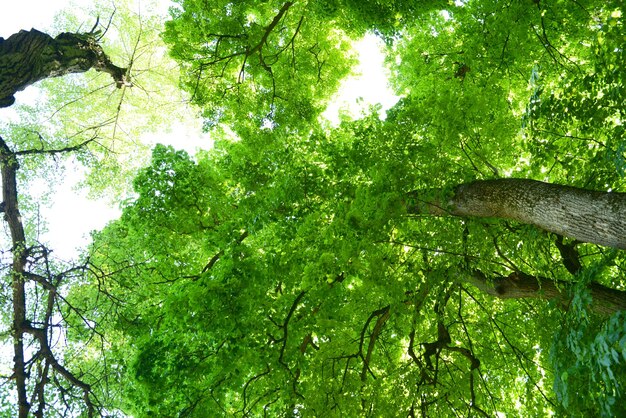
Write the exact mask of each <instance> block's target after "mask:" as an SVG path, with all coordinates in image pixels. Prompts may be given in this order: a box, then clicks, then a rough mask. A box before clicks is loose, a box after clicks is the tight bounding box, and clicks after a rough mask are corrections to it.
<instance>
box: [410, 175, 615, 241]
mask: <svg viewBox="0 0 626 418" xmlns="http://www.w3.org/2000/svg"><path fill="white" fill-rule="evenodd" d="M423 195H424V193H422V192H420V191H414V192H411V193H409V194H408V196H407V198H406V199H405V202H404V203H405V207H406V211H407V213H409V214H430V215H438V216H443V215H454V216H477V217H494V218H502V219H509V220H513V221H518V222H522V223H526V224H531V225H535V226H537V227H539V228H541V229H543V230H546V231H549V232H553V233H556V234H559V235H563V236H566V237H570V238H574V239H576V240H578V241H582V242H591V243H595V244H600V245H605V246H608V247H614V248H620V249H626V193H615V192H598V191H593V190H586V189H580V188H576V187H571V186H563V185H558V184H550V183H544V182H540V181H536V180H526V179H498V180H482V181H475V182H472V183H467V184H461V185H459V186H457V187H455V188H454V190H453V195H452V196H451V197H446V196H444V194H443V192H442V191H437V192H436V193H434V195H433V194H432V192H431V193H429V195H430V196H431V198H426V199H425V198H423V197H422V196H423Z"/></svg>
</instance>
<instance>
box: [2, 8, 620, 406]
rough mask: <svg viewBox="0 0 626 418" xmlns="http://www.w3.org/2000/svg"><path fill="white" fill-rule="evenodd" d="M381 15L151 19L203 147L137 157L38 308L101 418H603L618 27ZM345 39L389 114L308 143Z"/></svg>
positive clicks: (256, 12)
mask: <svg viewBox="0 0 626 418" xmlns="http://www.w3.org/2000/svg"><path fill="white" fill-rule="evenodd" d="M390 4H393V7H389V8H387V7H385V6H381V5H380V4H379V2H359V3H357V2H352V1H310V2H305V1H294V2H283V3H273V2H258V3H255V2H246V4H243V3H237V4H235V3H228V2H223V3H219V4H218V3H216V5H217V6H216V7H215V8H212V6H211V5H207V4H206V2H195V1H184V2H182V3H181V7H180V8H178V9H175V10H174V11H173V16H172V18H173V20H172V21H171V22H170V23H168V26H167V28H166V32H165V35H164V37H165V38H166V39H167V41H168V42H169V44H170V47H171V48H172V54H173V56H174V57H175V58H176V59H177V60H179V61H180V63H181V67H182V71H183V72H182V74H183V87H185V88H186V89H188V90H189V92H190V94H191V95H192V97H193V98H194V101H196V102H197V103H198V104H199V105H201V106H204V112H203V115H204V116H205V118H206V123H205V126H206V128H207V129H208V130H210V132H211V135H212V136H213V137H214V138H215V140H216V145H215V147H214V148H213V149H211V150H207V151H204V152H200V153H198V154H197V155H196V156H195V157H194V158H192V157H190V156H189V155H188V154H187V153H185V152H183V151H176V150H175V149H173V148H171V147H166V146H157V147H155V148H154V150H153V154H152V161H151V163H150V164H149V165H148V166H147V167H145V168H143V169H142V170H140V172H139V173H138V175H137V176H136V177H135V180H134V183H133V186H134V195H133V196H134V197H133V198H131V199H128V200H126V201H125V202H124V211H123V215H122V216H121V218H120V219H119V220H117V221H114V222H112V223H111V224H109V225H108V226H107V227H106V228H105V229H104V230H102V231H100V232H97V233H94V235H93V244H92V245H91V247H90V248H89V251H88V254H87V255H86V261H85V263H84V264H83V265H84V268H81V269H80V273H81V275H80V277H76V278H75V279H74V280H72V281H71V283H69V284H71V286H67V287H65V288H63V290H64V291H66V292H67V293H64V292H58V291H55V294H62V295H63V297H64V298H65V299H64V300H65V301H67V303H68V305H67V306H68V308H67V309H66V310H64V311H62V315H63V319H64V321H65V323H64V329H65V330H66V331H65V332H66V335H67V339H68V341H69V342H70V344H69V347H68V348H67V353H69V354H70V355H71V360H72V361H71V363H72V370H88V371H89V373H85V374H84V375H81V376H80V377H81V378H84V380H81V382H83V383H84V384H85V385H88V387H89V389H90V390H89V391H88V392H89V393H90V394H91V395H90V396H95V397H97V398H98V399H103V400H106V402H103V403H102V404H101V405H102V406H103V408H102V409H101V411H102V412H104V411H106V412H109V411H111V413H117V412H120V414H121V413H122V412H123V413H128V414H133V415H135V416H206V415H207V414H212V415H214V416H353V415H364V416H384V415H386V414H393V415H406V416H419V415H421V416H457V415H460V414H464V415H482V416H492V415H497V414H502V415H519V414H522V415H528V416H543V415H548V414H555V413H557V414H558V413H565V411H567V413H569V414H572V415H580V416H589V415H604V416H612V415H619V414H623V413H624V406H623V405H622V402H620V401H621V400H622V397H623V395H622V393H623V387H624V384H625V383H626V365H625V364H626V354H624V353H626V350H625V348H624V347H625V342H626V329H625V328H624V323H625V321H624V319H625V318H624V312H623V309H624V306H625V300H626V297H625V291H624V286H625V283H624V271H625V269H626V258H625V256H624V253H623V251H622V250H621V249H620V248H623V247H624V243H623V234H621V233H620V231H623V229H624V227H623V219H622V218H623V214H624V211H625V208H624V205H625V204H624V194H623V179H622V177H621V173H623V169H624V164H623V161H624V159H623V157H624V153H623V151H624V150H623V148H622V147H621V145H620V141H619V139H620V138H621V137H620V132H622V131H621V128H620V126H621V113H620V112H621V110H620V109H621V108H620V104H621V101H622V98H623V94H622V93H623V74H622V72H621V70H620V69H622V68H625V66H624V65H623V64H624V57H625V56H624V54H623V51H622V46H621V43H622V42H621V40H622V38H623V35H622V29H623V28H622V25H623V22H622V11H623V10H622V6H621V5H620V4H619V3H617V2H615V3H610V2H609V3H608V4H607V3H606V2H602V3H600V2H593V1H588V2H583V3H581V2H565V1H555V2H554V3H545V2H543V1H541V2H534V1H533V2H530V1H529V2H526V3H524V2H520V3H510V4H505V3H502V2H500V1H490V0H471V1H468V2H458V3H455V4H454V5H453V4H448V2H445V4H444V3H439V2H434V3H432V6H420V7H418V6H416V5H415V2H411V1H396V2H393V3H390ZM337 5H341V6H346V7H345V8H344V7H335V6H337ZM218 6H219V7H218ZM344 9H345V10H346V11H345V14H344V11H343V10H344ZM372 10H373V11H376V13H369V12H368V11H372ZM365 30H372V31H374V32H375V33H379V34H381V35H382V36H385V37H386V40H387V42H388V51H387V53H388V56H389V62H390V64H389V65H390V68H391V72H392V82H393V83H394V86H395V88H396V90H397V91H398V93H399V94H401V95H402V96H403V97H402V99H401V100H400V101H399V102H398V104H397V105H396V106H395V107H394V108H393V109H391V110H390V111H389V112H387V114H386V115H385V117H383V115H380V114H378V112H377V110H376V109H371V110H370V111H369V112H368V113H366V114H364V115H363V117H362V118H361V119H358V120H347V119H344V121H343V122H342V124H341V125H340V126H337V127H331V126H328V125H327V124H325V123H324V122H322V121H320V120H319V118H318V114H319V111H320V110H321V109H322V107H323V104H324V101H325V100H327V98H328V97H329V95H330V93H331V92H332V90H333V89H334V87H335V86H336V84H337V83H338V81H339V79H340V77H341V76H342V75H343V74H345V73H346V71H347V69H348V68H349V63H350V62H349V59H348V54H347V44H348V40H349V37H350V36H356V35H357V34H362V33H363V32H364V31H365ZM316 45H317V46H318V47H319V48H320V49H319V50H318V49H316ZM332 46H339V47H340V48H339V50H338V51H335V50H333V48H332ZM325 54H326V55H325ZM320 59H321V60H324V59H326V61H325V64H324V66H321V65H320V63H321V61H320ZM294 63H295V64H294ZM326 64H328V66H327V65H326ZM322 68H328V70H326V71H328V73H324V74H322V72H320V69H322ZM242 74H243V75H242ZM320 75H322V77H321V79H320V77H319V76H320ZM325 77H326V78H325ZM133 80H134V78H133ZM286 93H288V94H286ZM583 99H584V100H583ZM580 102H586V103H585V106H581V105H579V104H580ZM592 122H593V123H592ZM5 155H6V156H8V157H11V155H12V154H11V153H10V152H6V153H5ZM16 155H17V153H16V152H13V156H16ZM11 161H12V160H11V159H10V158H8V159H6V160H5V164H4V167H8V168H6V170H8V169H9V168H10V167H13V165H12V164H11ZM531 179H532V180H531ZM11 184H12V183H11ZM5 189H6V190H10V187H5ZM9 212H11V213H13V215H11V216H12V217H15V215H14V212H12V208H11V207H10V206H7V216H9ZM448 214H449V215H454V216H442V215H448ZM435 215H436V216H435ZM581 217H583V218H584V221H585V222H581V221H580V218H581ZM11 219H13V218H11ZM572 219H574V221H573V222H572V221H571V220H572ZM591 220H593V221H594V222H590V221H591ZM583 223H588V224H589V225H582V227H581V228H579V226H580V225H581V224H583ZM569 224H571V225H575V226H576V227H577V229H572V228H569V227H568V225H569ZM594 225H595V226H594ZM604 225H606V227H604ZM600 226H602V227H600ZM18 232H19V231H18ZM18 235H19V234H18ZM594 243H595V244H594ZM598 244H599V245H598ZM17 254H18V255H19V254H21V253H17ZM40 259H42V260H44V259H45V257H44V258H40ZM22 261H23V260H21V259H20V258H19V257H18V259H17V264H14V265H15V266H17V267H19V266H20V265H21V264H20V263H21V262H22ZM22 264H23V263H22ZM12 268H13V271H17V272H21V270H15V268H16V267H12ZM67 271H68V272H69V271H71V272H72V273H73V272H75V271H76V272H77V270H75V269H72V270H67ZM11 277H12V278H14V279H15V280H18V279H19V278H21V277H22V276H21V275H20V274H13V275H12V276H11ZM54 277H65V276H64V275H63V274H59V275H57V276H54ZM36 283H39V282H36ZM44 289H46V290H50V286H48V287H45V286H44ZM12 300H19V298H18V297H14V298H13V299H12ZM48 300H49V299H48ZM42 306H43V305H42ZM18 313H19V312H18ZM16 318H17V314H16ZM45 318H46V317H45V316H44V319H45ZM14 328H15V329H17V326H14ZM29 329H30V328H26V330H27V331H28V330H29ZM94 336H99V337H101V338H94ZM17 341H19V340H17ZM41 346H42V347H44V348H45V344H43V343H42V345H41ZM74 347H76V348H80V350H79V349H74ZM44 351H45V350H44ZM42 354H45V352H44V353H42ZM42 358H43V359H44V360H45V358H46V357H45V355H43V357H42ZM33 364H34V363H33ZM43 364H45V361H44V363H43ZM50 364H51V365H52V366H54V364H53V363H50ZM68 370H70V369H68ZM61 375H62V374H61ZM37 387H39V386H37ZM75 387H76V390H78V391H79V392H80V391H81V390H82V387H81V386H80V385H78V386H75ZM551 388H552V389H551ZM83 392H84V391H83ZM61 393H65V392H63V391H61ZM87 411H88V408H87ZM388 411H393V412H388ZM42 414H43V413H42Z"/></svg>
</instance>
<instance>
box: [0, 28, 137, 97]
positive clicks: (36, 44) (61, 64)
mask: <svg viewBox="0 0 626 418" xmlns="http://www.w3.org/2000/svg"><path fill="white" fill-rule="evenodd" d="M91 68H93V69H95V70H97V71H103V72H106V73H108V74H111V76H112V77H113V79H114V80H115V83H116V85H117V87H122V86H124V85H130V82H129V77H128V75H127V69H126V68H121V67H118V66H116V65H114V64H113V63H112V62H111V60H110V59H109V57H107V55H106V54H105V53H104V51H103V50H102V48H101V47H100V45H98V44H97V40H96V37H95V34H92V33H85V34H78V33H67V32H66V33H61V34H60V35H58V36H57V37H56V38H52V37H51V36H50V35H47V34H45V33H43V32H39V31H38V30H35V29H31V30H30V31H25V30H22V31H20V32H18V33H16V34H13V35H11V36H10V37H9V38H7V39H4V38H0V107H8V106H11V105H12V104H13V102H14V101H15V97H14V94H15V93H16V92H18V91H20V90H24V89H25V88H26V87H28V86H29V85H31V84H33V83H35V82H37V81H39V80H43V79H44V78H48V77H59V76H62V75H65V74H69V73H80V72H85V71H87V70H89V69H91Z"/></svg>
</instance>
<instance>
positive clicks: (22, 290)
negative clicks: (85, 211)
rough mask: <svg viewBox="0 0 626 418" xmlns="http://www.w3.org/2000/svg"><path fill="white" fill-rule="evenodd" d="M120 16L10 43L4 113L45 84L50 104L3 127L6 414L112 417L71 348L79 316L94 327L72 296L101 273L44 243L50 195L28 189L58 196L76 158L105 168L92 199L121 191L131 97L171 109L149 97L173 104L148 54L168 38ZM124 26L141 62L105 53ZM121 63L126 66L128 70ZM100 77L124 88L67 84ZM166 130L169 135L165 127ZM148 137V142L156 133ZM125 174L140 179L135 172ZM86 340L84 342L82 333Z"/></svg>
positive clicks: (2, 407) (4, 58)
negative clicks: (47, 187)
mask: <svg viewBox="0 0 626 418" xmlns="http://www.w3.org/2000/svg"><path fill="white" fill-rule="evenodd" d="M118 6H119V9H116V10H114V11H112V12H111V13H110V15H109V16H110V19H108V23H107V24H106V25H100V23H99V19H97V20H96V22H97V23H96V25H95V26H94V28H93V29H92V30H91V31H90V32H87V33H83V32H65V31H63V32H61V33H60V34H58V35H56V36H51V35H48V34H46V33H43V32H40V31H37V30H35V29H32V30H30V31H20V32H19V33H17V34H14V35H12V36H10V37H8V38H7V39H2V38H0V68H2V71H0V72H1V74H2V75H1V76H0V96H1V97H2V99H0V105H1V106H2V107H8V106H11V105H13V104H14V101H15V98H14V94H15V93H16V92H18V91H20V90H24V89H25V88H29V90H31V91H32V89H33V87H30V86H31V85H33V84H34V83H36V82H38V83H37V88H39V89H41V90H43V91H45V92H46V93H47V94H42V95H41V98H40V100H39V101H38V104H37V109H35V110H33V109H31V108H29V107H28V106H24V105H19V106H17V105H16V106H17V107H16V108H15V115H18V116H19V117H20V120H19V121H17V122H10V121H3V123H2V126H1V127H0V128H1V129H2V136H0V167H1V177H2V193H3V195H2V204H1V208H2V212H3V213H4V220H5V222H6V226H7V228H6V230H5V231H6V232H7V235H8V236H7V237H6V238H3V239H2V246H3V250H2V254H4V257H3V262H2V266H1V269H2V272H3V278H2V280H3V284H4V286H3V291H2V292H1V300H2V305H3V307H4V308H5V309H4V312H5V313H6V314H5V315H4V316H3V318H2V326H1V329H2V331H1V332H2V336H3V340H4V341H5V342H11V343H12V349H13V355H12V356H11V363H12V364H11V367H10V370H11V372H10V373H8V374H7V375H6V376H2V379H3V384H2V385H1V389H0V390H1V394H0V411H1V412H0V414H2V415H3V416H4V415H6V416H19V417H27V416H35V417H43V416H46V417H48V416H79V415H80V416H96V415H104V414H105V413H106V404H107V395H106V393H103V392H104V391H103V390H102V389H101V387H102V386H105V385H106V382H101V381H97V380H94V379H93V375H92V372H91V371H90V370H88V369H85V368H81V365H80V364H77V363H75V362H73V361H72V356H73V351H74V350H78V351H80V350H81V347H80V346H79V345H77V344H71V343H68V342H67V340H66V337H67V335H71V334H72V332H73V331H72V329H71V327H69V326H68V322H67V319H69V318H70V316H76V317H79V318H81V329H82V327H83V326H85V325H86V326H87V327H88V328H89V327H90V322H89V315H90V314H89V312H88V311H81V310H78V309H77V308H76V307H74V306H73V305H72V303H71V302H69V301H68V300H67V298H66V296H67V293H68V289H69V288H70V287H71V286H72V285H74V284H75V283H80V281H81V277H83V276H84V275H85V274H86V271H87V270H88V269H89V268H90V265H89V263H88V261H86V260H84V259H79V260H62V259H60V258H59V257H58V256H56V255H55V254H54V249H53V248H51V247H50V246H49V245H48V244H47V243H46V242H45V241H44V240H43V239H42V236H41V233H42V231H43V230H45V221H42V219H41V217H40V213H46V207H45V206H46V204H45V203H46V202H45V199H46V198H47V196H45V195H44V196H43V198H41V200H39V198H40V196H37V195H36V194H34V193H32V192H31V191H29V186H30V184H31V182H33V181H35V180H44V181H47V182H49V183H50V184H51V185H52V186H54V184H55V182H56V181H63V180H64V179H63V174H62V172H63V168H64V167H63V166H64V164H65V163H67V160H68V159H74V164H77V163H78V162H82V163H83V167H84V168H86V169H89V168H94V167H96V168H97V169H98V172H97V174H98V182H93V181H92V185H93V186H94V187H93V188H92V190H94V191H96V192H97V191H98V189H100V190H101V189H106V188H108V187H110V183H109V184H107V181H106V178H107V177H110V176H111V171H116V173H117V174H119V173H120V171H121V170H116V167H117V168H119V166H118V165H117V164H112V163H111V161H110V155H111V154H116V157H117V159H118V161H117V162H116V163H118V164H119V163H120V162H123V158H120V153H121V151H125V150H130V149H131V147H130V145H129V144H128V142H127V141H126V139H127V138H126V134H130V133H133V130H134V129H135V127H134V126H136V125H133V124H126V122H127V118H126V109H127V106H129V105H132V104H133V103H134V99H135V97H136V95H133V94H132V93H128V92H127V88H128V87H131V86H132V87H133V88H134V90H139V91H140V92H141V93H142V94H150V95H151V97H152V103H151V105H152V106H156V105H159V106H161V109H165V107H163V104H164V101H163V100H162V99H161V97H160V95H158V94H156V93H155V92H153V91H148V89H150V88H152V83H154V82H155V81H156V80H158V81H159V82H160V85H159V88H160V89H161V90H162V91H163V93H164V94H168V93H169V91H168V89H169V88H170V86H169V85H168V83H167V82H163V81H164V80H166V77H159V76H158V75H156V73H155V75H153V76H152V80H148V81H147V80H146V73H148V72H155V71H156V70H158V69H159V66H160V65H163V60H162V59H159V57H158V56H157V55H156V54H153V53H150V54H148V53H147V52H146V51H145V48H146V46H147V45H150V44H151V47H153V46H154V45H155V38H156V39H158V32H157V31H155V26H154V19H152V18H150V17H149V16H148V17H146V16H144V17H141V16H139V17H138V16H137V15H134V14H133V13H131V12H129V10H128V9H126V8H125V7H123V5H121V4H118ZM99 12H102V13H105V12H107V9H106V8H100V9H99ZM116 12H117V13H116ZM107 14H108V13H107ZM67 17H68V16H66V18H67ZM94 19H95V18H94ZM69 20H71V19H69ZM61 21H63V22H64V28H67V27H71V26H72V24H70V23H68V19H62V18H60V19H59V22H61ZM120 22H124V26H125V30H126V32H125V34H122V35H120V34H117V35H116V36H115V37H114V38H116V39H117V40H118V42H126V41H128V39H127V38H126V37H130V38H131V39H132V42H131V43H128V44H127V45H130V46H132V48H131V49H130V50H128V51H127V52H128V53H129V54H130V56H128V57H125V59H123V58H122V57H120V56H118V51H119V49H120V48H119V45H117V48H115V47H114V48H110V45H109V47H108V48H103V46H102V43H103V42H104V37H103V36H104V33H108V34H109V35H112V34H114V32H115V31H114V29H113V28H114V27H115V25H116V24H119V23H120ZM60 24H61V23H60ZM62 25H63V24H62ZM76 26H78V25H76ZM159 30H160V26H159ZM157 45H158V44H157ZM105 49H106V50H107V52H105ZM114 62H115V63H119V62H125V63H126V64H127V65H126V68H122V67H121V66H117V65H116V64H114ZM148 63H149V64H150V67H147V64H148ZM170 65H171V63H170ZM92 69H93V70H96V71H98V72H103V73H105V74H106V76H107V77H109V76H111V77H112V78H113V82H112V83H111V84H112V85H113V86H115V87H117V89H115V88H109V87H113V86H111V84H110V81H109V80H110V78H109V79H106V78H105V79H103V78H100V77H98V76H97V75H94V74H93V73H89V74H88V76H87V77H82V78H73V79H71V78H69V77H67V75H68V74H70V73H77V72H80V73H82V72H87V71H89V70H92ZM131 73H132V74H133V77H132V79H133V83H132V84H131V83H130V80H131V76H130V74H131ZM61 76H66V77H63V80H62V81H60V82H55V81H50V80H48V79H49V78H50V77H61ZM169 77H171V76H169ZM134 96H135V97H134ZM86 98H87V100H86ZM172 99H173V97H171V96H170V97H169V98H168V100H172ZM111 103H113V106H111ZM94 109H95V110H94ZM150 109H151V106H150V105H148V104H146V105H145V106H143V108H142V110H141V111H138V110H137V109H134V111H133V118H134V120H135V121H141V120H143V119H144V118H147V117H149V116H151V115H150V113H149V112H150ZM172 116H175V113H172ZM155 126H164V125H163V123H162V122H161V123H158V124H155ZM110 128H111V129H110ZM142 130H143V131H144V132H146V129H145V127H143V128H142ZM133 140H135V139H133ZM132 149H133V151H135V153H134V156H133V158H135V159H136V160H138V161H140V157H141V154H140V153H139V152H137V151H139V150H140V148H139V147H134V148H132ZM107 156H109V160H108V161H107V158H106V157H107ZM125 170H130V171H132V167H129V166H127V167H125ZM57 176H60V177H57ZM120 184H123V182H119V179H118V184H117V187H118V188H119V189H118V190H120V189H122V187H120ZM96 186H98V187H96ZM114 187H115V186H114ZM70 312H71V315H70ZM89 329H90V330H91V337H92V338H95V339H99V341H100V342H101V343H102V344H104V343H105V340H104V336H102V335H97V334H94V333H93V331H94V327H91V328H89ZM87 332H89V331H87ZM84 335H85V332H83V334H81V336H84ZM101 349H104V345H103V346H101ZM3 363H4V359H3ZM3 367H4V364H3Z"/></svg>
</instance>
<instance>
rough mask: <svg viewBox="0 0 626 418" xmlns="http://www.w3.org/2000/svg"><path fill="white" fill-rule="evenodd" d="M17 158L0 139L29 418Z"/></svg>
mask: <svg viewBox="0 0 626 418" xmlns="http://www.w3.org/2000/svg"><path fill="white" fill-rule="evenodd" d="M18 168H19V164H18V162H17V157H16V156H15V154H14V153H13V152H12V151H11V150H10V149H9V147H8V146H7V144H6V143H5V142H4V140H3V139H2V138H1V137H0V173H1V174H2V199H3V201H4V219H5V220H6V222H7V223H8V225H9V230H10V231H11V244H12V251H13V266H12V269H11V287H12V293H13V329H12V333H13V351H14V357H13V376H14V378H15V382H16V386H17V403H18V416H19V418H26V417H27V416H28V412H29V410H30V404H29V402H28V397H27V393H26V379H27V372H26V363H25V360H24V327H25V325H26V288H25V277H26V274H25V273H26V270H25V266H26V238H25V234H24V226H23V224H22V217H21V215H20V211H19V208H18V200H17V181H16V172H17V169H18Z"/></svg>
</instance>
